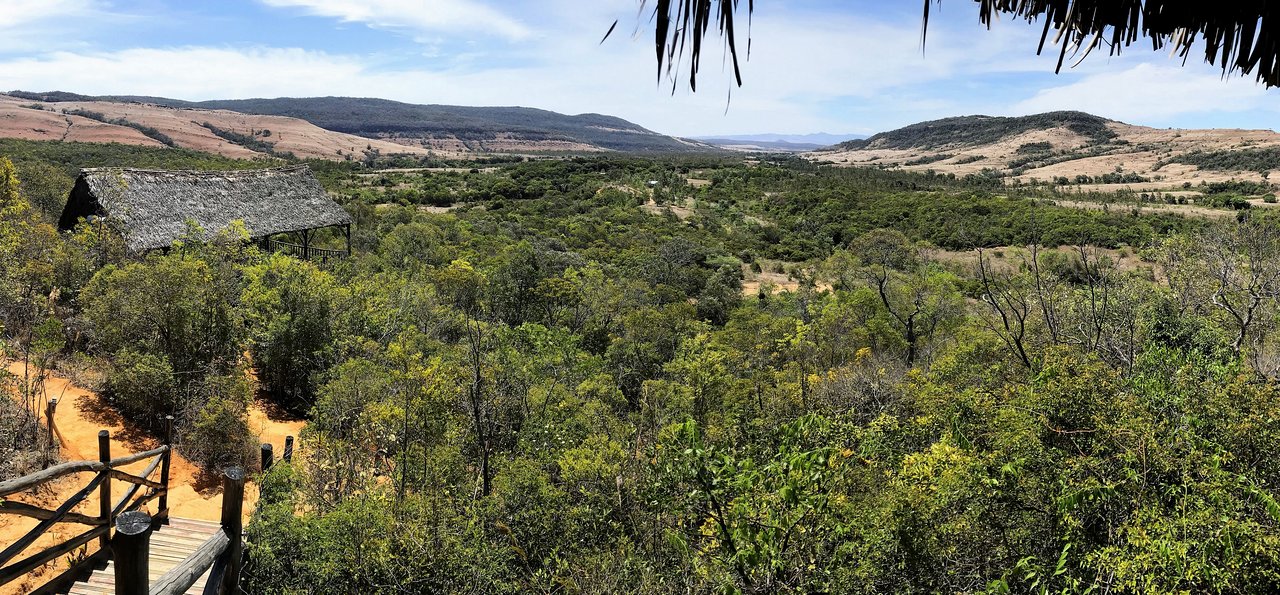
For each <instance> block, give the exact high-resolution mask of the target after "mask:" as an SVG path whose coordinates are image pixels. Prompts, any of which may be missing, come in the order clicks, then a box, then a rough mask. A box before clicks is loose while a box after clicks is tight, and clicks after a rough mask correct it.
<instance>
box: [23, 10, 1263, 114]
mask: <svg viewBox="0 0 1280 595" xmlns="http://www.w3.org/2000/svg"><path fill="white" fill-rule="evenodd" d="M6 4H8V5H9V6H7V7H6V10H5V11H4V12H3V13H0V90H14V89H23V90H29V91H50V90H63V91H71V92H75V93H84V94H92V95H102V94H120V95H154V96H164V97H172V98H177V99H187V100H206V99H239V98H251V97H279V96H291V97H305V96H325V95H345V96H371V97H380V98H386V99H393V100H398V101H406V102H412V103H442V104H458V105H521V106H527V107H536V108H542V109H549V110H553V111H558V112H563V113H570V114H575V113H585V112H598V113H605V114H610V115H615V116H619V117H622V118H625V119H628V120H631V121H633V122H636V123H638V124H640V125H642V126H645V127H647V128H650V129H653V130H656V131H659V132H663V133H667V134H676V135H680V136H701V137H707V136H717V135H734V134H758V133H785V134H805V133H817V132H828V133H853V134H871V133H875V132H879V131H883V130H889V129H892V128H896V127H899V126H902V125H906V124H910V123H914V122H918V121H921V120H928V119H934V118H940V117H947V116H955V115H964V114H988V115H1025V114H1030V113H1038V112H1044V111H1052V110H1062V109H1071V110H1080V111H1086V112H1090V113H1093V114H1097V115H1100V116H1104V117H1107V118H1112V119H1117V120H1121V121H1125V122H1128V123H1131V124H1140V125H1147V126H1153V127H1178V128H1262V129H1273V130H1274V129H1277V128H1280V107H1278V105H1280V104H1278V103H1277V102H1276V99H1277V98H1278V97H1280V95H1278V94H1280V90H1267V89H1265V88H1264V87H1263V86H1261V85H1259V84H1256V83H1255V82H1254V81H1253V80H1252V78H1241V77H1238V76H1231V77H1226V78H1224V77H1223V76H1222V73H1221V71H1220V70H1219V69H1217V68H1214V67H1213V66H1209V65H1206V64H1203V63H1201V62H1200V61H1198V60H1189V61H1188V63H1187V64H1186V65H1185V66H1184V65H1183V64H1182V62H1181V61H1180V60H1177V59H1170V58H1169V57H1168V54H1167V53H1165V52H1151V51H1144V50H1143V49H1142V48H1141V47H1139V46H1137V45H1135V46H1134V47H1133V48H1130V49H1129V50H1127V51H1126V52H1125V53H1124V54H1123V55H1122V56H1119V57H1107V56H1105V55H1100V54H1095V55H1093V56H1090V57H1089V59H1088V60H1086V61H1084V62H1083V63H1082V64H1081V65H1079V66H1077V67H1075V68H1073V69H1067V70H1065V71H1064V72H1063V73H1062V74H1061V75H1054V74H1053V66H1054V61H1055V56H1043V57H1038V56H1035V54H1034V50H1035V46H1036V43H1037V41H1038V36H1039V29H1038V28H1037V27H1034V26H1029V25H1027V24H1025V23H1022V22H1004V23H1000V24H998V25H997V26H995V27H994V28H993V29H992V30H991V31H986V30H985V29H983V28H982V27H981V26H980V25H979V24H978V22H977V18H976V13H975V11H974V8H973V6H971V4H970V3H966V2H960V1H959V0H949V1H948V2H944V4H943V10H942V11H941V12H940V13H937V14H935V16H934V18H933V19H932V20H931V24H930V31H929V44H928V48H927V52H923V53H922V52H921V48H920V42H919V33H920V14H919V8H920V7H919V4H918V3H914V2H908V3H884V2H872V1H866V0H857V1H852V2H838V1H835V0H825V1H819V0H798V1H787V2H783V1H781V0H772V1H768V2H760V3H757V10H756V13H755V16H754V19H753V29H752V32H751V36H752V40H753V41H752V54H751V59H750V61H748V62H747V63H746V64H745V65H744V78H745V83H744V86H743V87H741V88H733V89H732V93H731V94H730V85H729V75H728V73H727V72H721V71H719V66H720V65H719V64H718V62H719V61H718V60H714V59H712V60H707V61H706V62H705V63H704V66H703V71H702V75H701V76H700V79H699V84H700V90H699V92H698V93H696V94H693V93H690V92H689V91H688V90H687V87H686V86H685V85H684V84H683V81H682V82H681V83H678V84H677V85H676V86H675V90H674V93H673V92H672V85H671V82H670V81H669V80H667V79H665V78H663V79H661V80H659V79H657V78H655V64H654V61H653V53H652V52H653V50H652V44H651V41H650V39H651V34H650V32H649V31H648V30H646V29H644V27H643V25H647V24H648V15H647V13H646V14H644V15H639V16H638V14H637V7H638V5H639V2H638V1H637V0H600V1H594V2H582V1H580V0H579V1H573V0H547V1H546V2H538V3H533V2H518V3H500V2H496V1H494V0H229V1H226V2H218V3H195V4H191V3H180V2H176V1H174V0H136V1H113V0H10V2H7V3H6ZM615 19H617V20H619V25H618V31H615V33H614V35H613V36H611V37H610V38H609V39H608V40H606V41H605V42H604V43H603V44H601V43H600V38H601V36H602V35H603V34H604V32H605V31H606V30H607V29H608V26H609V24H610V23H612V22H613V21H614V20H615ZM633 31H634V32H635V33H634V34H633ZM709 51H711V52H713V53H712V54H708V56H710V57H713V58H714V57H718V56H716V54H718V52H719V48H718V47H713V48H710V50H709ZM726 107H727V109H726Z"/></svg>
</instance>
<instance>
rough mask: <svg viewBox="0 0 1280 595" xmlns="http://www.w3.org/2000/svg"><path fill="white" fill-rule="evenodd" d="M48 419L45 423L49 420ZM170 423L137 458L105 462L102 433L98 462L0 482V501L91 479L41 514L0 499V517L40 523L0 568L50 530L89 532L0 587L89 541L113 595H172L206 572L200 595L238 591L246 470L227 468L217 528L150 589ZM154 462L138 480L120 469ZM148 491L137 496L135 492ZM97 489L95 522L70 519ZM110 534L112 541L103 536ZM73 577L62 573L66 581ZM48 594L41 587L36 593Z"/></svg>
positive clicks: (289, 441) (288, 450)
mask: <svg viewBox="0 0 1280 595" xmlns="http://www.w3.org/2000/svg"><path fill="white" fill-rule="evenodd" d="M50 419H52V416H50ZM172 431H173V417H172V416H169V417H167V418H166V422H165V444H164V445H163V446H160V447H159V448H154V449H151V450H148V451H146V452H140V453H137V454H132V455H128V456H124V457H119V458H116V459H112V458H111V457H110V448H111V447H110V438H111V436H110V433H109V432H108V431H107V430H103V431H101V432H99V433H98V447H99V460H97V461H72V462H69V463H62V464H60V465H55V466H53V467H49V468H47V469H44V470H42V471H39V472H36V473H32V474H30V475H26V476H23V477H19V478H16V479H11V480H9V481H5V482H0V498H3V497H5V496H9V495H12V494H17V493H20V492H26V491H29V490H32V489H34V488H37V487H39V486H41V485H44V484H46V483H48V482H51V481H53V480H55V479H58V478H60V477H64V476H67V475H71V474H73V473H85V472H92V473H94V476H93V479H92V480H91V481H90V482H89V483H88V484H87V485H85V487H83V488H81V489H80V491H78V492H76V493H75V494H74V495H72V496H71V498H69V499H68V500H67V501H66V502H64V503H63V504H62V505H61V506H59V507H58V508H57V509H55V510H47V509H43V508H40V507H38V506H33V505H30V504H24V503H20V502H10V501H7V500H0V514H14V515H21V516H26V517H31V518H35V519H39V520H40V521H41V522H40V523H39V524H38V525H36V527H35V528H33V529H32V530H31V531H29V532H27V534H26V535H24V536H23V537H22V538H20V539H19V540H18V541H16V542H14V543H13V544H11V545H9V546H8V547H6V548H5V549H4V551H3V552H0V564H5V563H7V562H8V561H9V560H11V559H12V558H13V557H15V556H16V555H17V554H19V553H21V552H22V551H23V550H25V549H26V548H27V547H28V546H30V545H31V544H32V543H34V542H35V540H36V539H38V538H39V537H40V535H42V534H44V533H45V532H47V531H48V530H49V529H50V528H51V527H52V526H53V525H54V524H56V523H59V522H63V523H79V524H84V525H89V526H91V527H92V528H91V529H89V530H87V531H85V532H83V533H81V534H79V535H77V536H75V537H73V538H71V539H68V540H66V541H64V542H62V543H59V544H56V545H53V546H50V547H48V548H46V549H44V550H43V551H41V552H38V553H36V554H33V555H31V556H28V557H27V558H25V559H23V560H21V561H19V562H15V563H13V564H10V565H8V566H4V567H3V568H0V585H4V584H6V583H9V582H11V581H13V580H15V579H17V578H19V577H21V576H23V575H25V574H27V573H29V572H31V571H32V570H34V569H35V568H37V567H39V566H41V565H42V564H46V563H48V562H50V561H52V560H55V559H57V558H59V557H61V556H63V555H66V554H68V553H70V552H72V551H73V550H75V549H76V548H78V547H80V546H82V545H84V544H87V543H89V542H90V541H92V540H93V539H95V538H98V539H100V540H101V547H100V548H99V552H98V553H97V554H95V556H94V557H93V558H90V559H86V560H85V561H84V562H82V564H87V563H89V562H91V561H92V560H93V559H95V558H98V559H103V560H105V559H111V560H114V562H115V573H116V574H115V577H114V580H115V588H116V593H130V594H134V593H148V594H149V595H177V594H179V593H185V592H186V591H187V590H188V589H190V588H191V586H192V585H194V584H195V583H196V581H198V580H199V579H200V577H201V576H202V575H204V573H205V572H209V578H208V580H207V581H206V582H205V587H204V591H203V592H204V594H205V595H231V594H233V593H238V592H239V584H240V569H241V565H242V563H243V560H244V541H243V539H242V534H243V532H244V521H243V519H244V517H243V510H244V485H245V470H244V468H242V467H232V468H230V469H227V470H226V471H224V472H223V483H222V516H221V529H220V530H219V531H218V532H216V533H214V534H213V536H211V537H210V538H209V539H208V540H206V541H205V542H204V543H203V544H201V545H200V547H198V548H196V550H195V551H194V552H192V554H191V555H190V556H188V557H187V558H186V559H185V560H183V561H182V562H181V563H179V564H178V565H177V566H175V567H174V568H173V569H171V570H169V571H168V572H166V573H165V574H164V575H163V576H161V577H160V578H159V579H157V580H156V581H155V582H154V583H149V579H148V573H149V571H150V568H149V566H150V540H151V532H152V530H154V529H155V528H156V526H157V525H158V524H160V523H162V522H163V521H164V520H165V519H166V518H167V517H168V514H169V508H168V492H169V463H170V457H171V456H172V452H173V447H172V440H171V439H172ZM293 444H294V439H293V436H287V437H285V441H284V453H283V457H282V459H283V460H285V461H289V460H291V459H292V457H293ZM148 457H154V458H153V459H152V461H151V463H150V464H148V465H147V467H146V468H145V469H144V470H143V471H142V472H141V473H139V474H138V475H133V474H131V473H128V472H125V471H123V470H121V469H120V467H123V466H125V465H130V464H133V463H137V462H139V461H143V460H146V459H147V458H148ZM273 457H274V448H273V447H272V445H270V444H263V445H262V448H261V469H262V471H263V472H264V473H265V472H266V471H267V470H269V469H270V468H271V466H272V465H273V463H274V460H273ZM157 468H159V470H160V478H159V480H158V481H155V480H152V479H150V477H151V475H152V474H153V473H155V471H156V469H157ZM113 479H115V480H120V481H124V482H126V483H128V484H131V487H130V488H129V489H128V490H127V491H126V492H125V493H124V494H123V495H122V496H121V497H120V499H119V500H117V501H115V502H114V503H112V501H111V481H112V480H113ZM144 487H145V488H147V489H148V490H149V491H148V493H147V494H145V495H143V496H138V497H135V496H137V492H138V490H139V489H141V488H144ZM95 489H97V490H99V497H100V499H101V501H102V504H101V505H100V511H101V514H100V516H88V515H85V514H81V513H76V512H71V510H72V509H74V508H75V507H76V506H78V505H79V504H80V503H81V502H83V501H84V500H85V499H86V498H88V496H89V495H90V494H92V493H93V491H94V490H95ZM156 498H159V503H158V510H157V512H156V514H155V516H154V517H153V516H151V515H150V514H148V513H147V512H145V511H143V510H140V509H141V508H142V506H143V505H144V504H146V503H148V502H150V501H151V500H154V499H156ZM113 526H114V527H115V535H114V537H112V536H111V532H110V529H111V527H113ZM72 574H74V573H70V572H69V573H68V575H72ZM48 587H49V585H46V586H45V587H42V588H41V590H42V591H43V590H45V589H47V588H48Z"/></svg>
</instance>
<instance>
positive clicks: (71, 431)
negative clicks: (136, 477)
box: [0, 362, 305, 595]
mask: <svg viewBox="0 0 1280 595" xmlns="http://www.w3.org/2000/svg"><path fill="white" fill-rule="evenodd" d="M8 370H9V372H11V373H14V374H17V375H18V376H19V377H21V376H22V363H21V362H15V363H10V364H8ZM45 390H46V393H47V395H48V396H49V397H57V398H58V405H57V410H56V413H55V414H54V427H55V428H56V429H57V435H58V438H59V442H60V444H61V452H62V458H63V460H66V461H79V460H97V459H98V447H97V444H98V431H99V430H108V431H110V432H111V456H112V457H113V458H115V457H121V456H125V455H127V454H132V453H136V452H142V451H144V450H149V449H152V448H155V447H156V446H159V444H160V443H159V441H158V440H157V439H156V438H154V437H152V436H149V435H146V434H144V433H143V432H141V431H139V430H138V429H137V428H132V427H129V424H126V423H125V420H124V419H123V418H122V417H121V416H120V414H119V413H118V412H117V411H116V410H115V409H114V408H112V407H111V405H109V404H108V403H106V402H105V400H103V399H102V398H101V397H100V396H98V394H97V393H94V392H91V391H88V390H84V389H82V388H80V387H77V386H75V385H74V384H72V383H71V381H70V380H67V379H65V378H61V377H58V376H53V375H50V376H49V377H48V379H47V380H46V381H45ZM249 424H250V428H251V429H253V431H255V432H257V433H258V434H259V436H260V439H259V440H260V441H261V442H267V443H270V444H272V445H273V446H274V447H275V450H276V453H277V456H279V455H280V453H281V452H282V450H283V448H284V438H285V436H297V435H298V433H299V432H301V430H302V427H303V425H305V422H303V421H301V420H297V419H292V418H289V417H288V416H286V415H284V414H283V413H281V412H280V411H279V410H278V409H276V408H273V407H271V406H270V405H269V404H266V403H263V402H255V403H253V404H252V405H251V406H250V410H249ZM149 462H150V460H149V459H148V460H143V461H139V462H138V463H135V464H133V465H129V466H126V467H125V470H126V471H129V472H132V473H135V474H136V473H140V472H141V471H142V470H143V469H144V468H145V467H146V466H147V465H148V464H149ZM157 476H158V474H157ZM90 478H91V475H90V474H88V473H79V474H74V475H71V476H67V477H64V478H62V479H60V480H58V481H56V482H53V483H51V484H49V485H48V486H47V487H46V488H45V489H42V490H39V491H38V492H36V493H30V494H18V495H15V496H11V497H10V499H12V500H15V501H19V502H26V503H29V504H34V505H39V506H42V507H44V508H55V507H57V506H58V505H60V504H62V503H63V502H65V501H66V500H67V498H69V497H70V496H71V495H72V494H74V493H75V492H76V491H78V490H80V489H81V488H82V487H84V485H85V484H86V483H88V481H89V479H90ZM111 487H112V497H113V498H119V497H120V494H121V493H123V492H122V490H124V489H125V487H124V484H123V482H119V481H115V482H113V483H112V486H111ZM257 498H258V491H257V489H256V488H255V487H252V484H251V486H250V487H249V489H246V490H245V506H244V516H245V519H246V520H248V517H249V514H250V513H251V511H252V510H253V505H254V503H255V502H257ZM155 504H156V502H155V501H154V500H153V501H152V502H151V503H150V504H149V505H148V506H147V508H148V509H149V511H150V512H151V513H153V514H154V513H155V512H156V507H155ZM98 507H99V501H98V497H97V494H96V493H95V494H94V495H91V496H89V497H88V498H86V499H85V501H84V502H82V503H81V504H80V506H78V507H77V508H76V509H75V510H76V511H77V512H82V513H85V514H88V515H92V516H96V515H97V513H98ZM221 507H222V484H221V478H220V476H219V475H217V474H213V473H206V472H205V471H204V470H202V469H200V468H199V467H197V466H196V465H195V464H193V463H191V462H190V461H188V460H187V459H186V458H184V457H182V455H180V454H178V453H176V452H175V453H174V454H173V458H172V459H171V462H170V467H169V514H170V515H171V516H174V517H183V518H191V519H201V520H207V521H217V520H219V518H220V516H221V510H222V508H221ZM37 523H38V521H37V520H35V519H29V518H26V517H20V516H15V515H0V548H2V547H3V546H7V545H8V544H11V543H13V542H14V541H17V540H18V538H19V537H21V536H22V535H24V534H26V532H27V531H29V530H30V529H31V528H32V527H34V526H35V525H36V524H37ZM84 530H85V527H84V526H83V525H76V524H69V523H59V524H56V525H54V526H53V528H51V529H50V530H49V531H48V532H46V533H45V534H44V535H43V536H41V537H40V538H39V539H38V540H37V541H36V542H35V543H34V544H32V545H31V546H30V547H28V548H27V549H26V550H25V551H24V553H25V554H26V555H31V554H33V553H35V552H38V551H40V550H41V549H43V548H46V547H49V546H52V545H54V544H56V543H59V542H62V541H65V540H67V539H69V538H71V537H74V536H75V535H78V534H79V533H81V532H83V531H84ZM96 550H97V542H93V543H91V544H89V545H88V546H87V548H86V550H85V551H84V552H83V553H84V554H91V553H93V552H94V551H96ZM68 558H70V556H68V557H66V558H63V559H61V560H58V561H55V562H51V563H49V564H46V565H45V566H43V567H42V568H40V569H38V570H37V571H35V572H33V573H31V574H30V575H28V576H27V577H26V578H25V579H24V580H20V581H15V582H13V583H10V584H8V585H5V586H2V587H0V595H11V594H18V593H26V592H29V591H30V590H31V589H32V588H34V587H35V586H38V585H40V584H42V583H43V582H45V581H47V580H48V579H50V578H52V577H53V576H55V575H56V574H57V573H58V572H61V571H62V570H64V569H66V568H67V564H68V562H69V559H68Z"/></svg>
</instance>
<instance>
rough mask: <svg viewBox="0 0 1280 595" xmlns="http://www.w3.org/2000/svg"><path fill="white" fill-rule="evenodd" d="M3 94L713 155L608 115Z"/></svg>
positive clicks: (440, 137)
mask: <svg viewBox="0 0 1280 595" xmlns="http://www.w3.org/2000/svg"><path fill="white" fill-rule="evenodd" d="M8 95H9V96H10V97H14V98H18V99H23V100H30V101H38V102H41V103H50V104H54V105H56V104H59V103H114V104H121V103H125V104H146V105H154V106H160V107H166V108H173V109H181V110H228V111H233V112H237V113H241V114H247V115H257V116H283V117H289V118H296V119H299V120H304V121H306V122H309V123H311V124H314V125H315V126H318V127H320V128H323V129H325V130H330V131H333V132H339V133H345V134H350V135H355V136H360V137H364V138H370V139H381V140H385V141H390V142H393V143H397V144H400V145H405V146H414V147H418V148H422V149H427V150H436V151H457V152H468V153H475V152H508V153H510V152H522V151H534V152H537V151H563V152H591V151H622V152H634V153H690V152H708V151H716V150H718V149H717V148H716V147H714V146H712V145H709V144H706V143H702V142H698V141H693V140H685V139H680V138H676V137H672V136H668V135H664V134H659V133H657V132H654V131H652V130H648V129H646V128H643V127H641V126H639V125H636V124H634V123H632V122H628V121H626V120H623V119H621V118H617V117H614V116H607V115H602V114H579V115H573V116H570V115H565V114H560V113H556V112H552V111H547V110H541V109H534V108H527V107H466V106H453V105H417V104H410V103H402V102H398V101H390V100H386V99H372V98H355V97H310V98H288V97H284V98H277V99H234V100H215V101H183V100H179V99H169V98H165V97H146V96H132V95H111V96H88V95H79V94H75V93H67V92H63V91H52V92H43V93H32V92H26V91H11V92H9V93H8ZM141 124H144V125H145V122H144V123H141Z"/></svg>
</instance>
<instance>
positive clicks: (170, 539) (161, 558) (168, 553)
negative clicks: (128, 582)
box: [67, 518, 222, 595]
mask: <svg viewBox="0 0 1280 595" xmlns="http://www.w3.org/2000/svg"><path fill="white" fill-rule="evenodd" d="M221 530H222V527H221V526H220V525H219V524H218V523H216V522H213V521H197V520H194V519H183V518H172V519H169V524H168V525H164V526H162V527H160V529H159V530H157V531H155V532H153V533H152V534H151V561H150V567H149V568H148V571H149V572H150V574H151V579H150V580H151V582H153V583H154V582H155V581H156V579H158V578H160V577H161V576H163V575H164V573H166V572H168V571H169V570H170V569H172V568H173V567H174V566H177V565H178V564H179V563H181V562H182V561H183V560H185V559H187V556H190V555H191V553H192V552H194V551H196V548H199V547H200V544H202V543H204V542H205V541H206V540H208V539H209V538H210V537H212V536H213V534H214V533H215V532H217V531H221ZM115 576H116V574H115V565H114V564H113V563H111V562H108V563H107V567H106V568H104V569H102V570H95V571H93V575H91V576H90V577H89V578H88V580H86V581H82V582H78V583H76V584H75V585H73V586H72V587H71V589H70V590H68V591H67V593H69V594H70V595H102V594H103V593H108V594H111V593H115ZM208 578H209V572H208V571H205V573H204V575H202V576H201V577H200V578H199V579H198V580H196V583H195V584H194V585H192V586H191V589H189V590H188V591H187V593H188V594H190V595H199V594H200V593H201V591H203V590H204V584H205V581H206V580H208Z"/></svg>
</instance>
